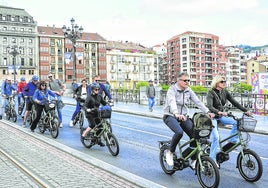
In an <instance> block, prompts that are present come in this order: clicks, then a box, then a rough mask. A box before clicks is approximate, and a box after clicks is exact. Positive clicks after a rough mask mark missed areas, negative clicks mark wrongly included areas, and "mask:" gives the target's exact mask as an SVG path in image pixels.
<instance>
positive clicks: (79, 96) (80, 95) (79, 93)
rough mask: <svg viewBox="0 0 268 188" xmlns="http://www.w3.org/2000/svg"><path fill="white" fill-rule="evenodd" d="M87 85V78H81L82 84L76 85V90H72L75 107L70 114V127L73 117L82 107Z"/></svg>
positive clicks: (72, 124)
mask: <svg viewBox="0 0 268 188" xmlns="http://www.w3.org/2000/svg"><path fill="white" fill-rule="evenodd" d="M87 87H88V85H87V80H86V79H83V80H82V84H81V85H80V86H78V88H76V90H75V91H74V98H75V99H76V109H75V111H74V113H73V115H72V118H71V121H70V127H73V126H74V118H75V116H76V115H77V114H78V112H79V111H80V109H81V107H82V105H81V103H84V102H85V100H86V98H87Z"/></svg>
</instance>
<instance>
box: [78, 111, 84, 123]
mask: <svg viewBox="0 0 268 188" xmlns="http://www.w3.org/2000/svg"><path fill="white" fill-rule="evenodd" d="M84 119H85V118H84V113H83V112H81V111H79V126H80V127H83V126H84Z"/></svg>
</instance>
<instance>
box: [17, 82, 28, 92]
mask: <svg viewBox="0 0 268 188" xmlns="http://www.w3.org/2000/svg"><path fill="white" fill-rule="evenodd" d="M26 84H27V83H26V82H19V83H18V92H22V93H23V90H24V88H25V86H26Z"/></svg>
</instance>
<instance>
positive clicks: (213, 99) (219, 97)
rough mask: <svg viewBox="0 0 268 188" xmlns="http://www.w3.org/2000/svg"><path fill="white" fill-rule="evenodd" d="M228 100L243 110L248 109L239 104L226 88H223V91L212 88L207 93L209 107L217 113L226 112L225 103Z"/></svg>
mask: <svg viewBox="0 0 268 188" xmlns="http://www.w3.org/2000/svg"><path fill="white" fill-rule="evenodd" d="M227 100H228V101H229V102H231V103H232V105H233V106H235V107H236V108H238V109H240V110H241V111H243V112H246V111H247V109H246V108H244V107H243V106H242V105H241V104H239V103H238V102H237V101H236V100H235V99H234V98H233V96H232V95H231V94H230V93H229V92H228V91H227V90H226V89H223V90H222V91H221V92H220V91H219V90H217V89H211V90H209V91H208V93H207V107H208V109H209V110H210V112H212V113H215V114H216V115H217V114H218V112H219V111H221V112H224V105H225V104H226V102H227Z"/></svg>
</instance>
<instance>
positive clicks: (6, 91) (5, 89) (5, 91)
mask: <svg viewBox="0 0 268 188" xmlns="http://www.w3.org/2000/svg"><path fill="white" fill-rule="evenodd" d="M12 90H14V91H16V88H15V87H14V86H13V85H11V84H9V83H6V81H4V82H3V84H2V86H1V93H2V95H6V96H10V95H12Z"/></svg>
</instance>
